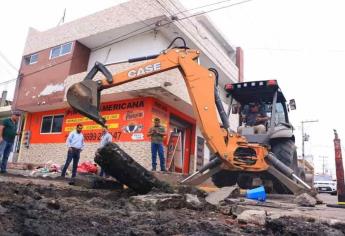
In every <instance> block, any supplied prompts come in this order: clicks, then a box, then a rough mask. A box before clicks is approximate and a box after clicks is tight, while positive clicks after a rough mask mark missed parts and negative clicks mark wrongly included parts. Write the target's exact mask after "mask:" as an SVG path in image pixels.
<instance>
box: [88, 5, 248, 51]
mask: <svg viewBox="0 0 345 236" xmlns="http://www.w3.org/2000/svg"><path fill="white" fill-rule="evenodd" d="M251 1H253V0H245V1H241V2H237V3H233V4H230V5H227V6H223V7H219V8H215V9H211V10H208V11H204V12H201V13H196V14H193V15H190V16H186V17H183V18H179V19H174V20H172V21H169V22H167V23H163V24H161V23H160V22H161V21H158V22H155V23H152V24H150V25H148V26H145V27H141V28H138V29H136V30H134V31H131V32H128V33H126V34H124V35H121V36H119V37H117V38H115V39H112V40H110V41H108V42H106V43H104V44H102V45H100V46H98V47H95V48H92V51H96V50H99V49H102V48H105V47H107V46H109V45H111V44H115V43H119V42H123V41H125V40H127V39H130V38H133V37H135V36H138V35H140V34H145V33H148V32H150V31H152V30H153V29H148V30H145V31H142V32H139V33H137V34H134V35H130V34H132V33H135V32H138V31H141V30H143V29H145V28H148V27H150V26H152V25H155V28H157V27H163V26H166V25H170V24H172V23H173V22H175V21H182V20H185V19H189V18H192V17H195V16H199V15H204V14H207V13H209V12H213V11H218V10H223V9H225V8H229V7H233V6H237V5H241V4H244V3H247V2H251ZM128 35H129V36H128ZM124 36H128V37H126V38H123V39H121V38H122V37H124ZM117 39H119V40H117ZM116 40H117V41H116Z"/></svg>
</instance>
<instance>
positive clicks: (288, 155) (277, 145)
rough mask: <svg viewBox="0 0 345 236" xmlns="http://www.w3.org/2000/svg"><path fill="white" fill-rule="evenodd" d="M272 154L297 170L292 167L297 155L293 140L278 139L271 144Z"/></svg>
mask: <svg viewBox="0 0 345 236" xmlns="http://www.w3.org/2000/svg"><path fill="white" fill-rule="evenodd" d="M271 146H272V152H273V153H274V154H275V155H276V157H277V158H278V159H279V160H280V161H281V162H283V163H284V164H285V165H287V166H289V167H290V168H292V169H293V170H296V169H297V168H296V166H292V163H293V158H294V156H295V155H297V152H296V145H295V142H294V141H293V140H292V139H278V140H274V141H272V142H271Z"/></svg>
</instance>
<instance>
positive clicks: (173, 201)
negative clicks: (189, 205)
mask: <svg viewBox="0 0 345 236" xmlns="http://www.w3.org/2000/svg"><path fill="white" fill-rule="evenodd" d="M129 201H130V202H131V203H132V204H133V205H135V206H136V207H138V208H140V209H146V210H164V209H171V208H173V209H179V208H182V207H185V205H186V201H185V198H184V196H182V195H180V194H165V193H163V194H147V195H140V196H133V197H130V198H129Z"/></svg>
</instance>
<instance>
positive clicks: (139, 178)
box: [95, 143, 168, 194]
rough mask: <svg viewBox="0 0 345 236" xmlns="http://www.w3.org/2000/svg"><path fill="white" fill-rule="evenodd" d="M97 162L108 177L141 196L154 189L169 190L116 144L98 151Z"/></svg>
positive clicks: (110, 144) (108, 145)
mask: <svg viewBox="0 0 345 236" xmlns="http://www.w3.org/2000/svg"><path fill="white" fill-rule="evenodd" d="M95 162H96V163H97V164H99V165H100V166H101V167H102V168H104V170H105V172H106V173H107V174H108V175H111V176H112V177H114V178H116V180H117V181H119V182H120V183H122V184H125V185H127V186H128V187H129V188H131V189H133V190H134V191H135V192H137V193H139V194H146V193H148V192H150V191H151V189H152V188H153V187H156V188H161V189H162V188H168V186H165V184H164V183H163V182H161V181H159V180H158V179H157V178H156V177H154V176H153V174H152V173H151V172H150V171H148V170H146V169H145V168H144V167H142V166H141V165H140V164H139V163H137V162H136V161H135V160H133V158H132V157H130V156H129V155H128V154H127V153H126V152H124V151H123V150H122V149H121V148H120V147H119V146H118V145H117V144H115V143H109V144H107V145H105V146H104V147H103V148H100V149H98V150H97V152H96V156H95Z"/></svg>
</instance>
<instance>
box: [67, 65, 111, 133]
mask: <svg viewBox="0 0 345 236" xmlns="http://www.w3.org/2000/svg"><path fill="white" fill-rule="evenodd" d="M98 72H101V73H102V74H103V75H104V76H105V78H106V80H107V81H108V83H109V84H111V83H112V82H113V77H112V75H111V73H110V71H109V70H108V69H107V68H106V67H105V66H104V65H103V64H102V63H100V62H96V63H95V65H94V66H93V67H92V69H91V70H90V71H89V73H87V75H86V77H85V79H84V80H83V81H81V82H79V83H76V84H73V85H72V86H71V87H70V88H69V89H68V91H67V102H68V103H69V105H70V106H71V107H72V108H73V109H74V110H76V111H78V112H79V113H80V114H82V115H84V116H86V117H87V118H89V119H91V120H93V121H95V122H96V123H97V124H100V125H101V126H105V119H104V118H103V117H102V116H101V114H100V113H99V111H100V109H99V108H100V107H99V105H100V99H101V90H102V83H99V82H101V81H98V82H97V81H93V80H92V79H93V78H94V77H95V75H96V74H97V73H98Z"/></svg>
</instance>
